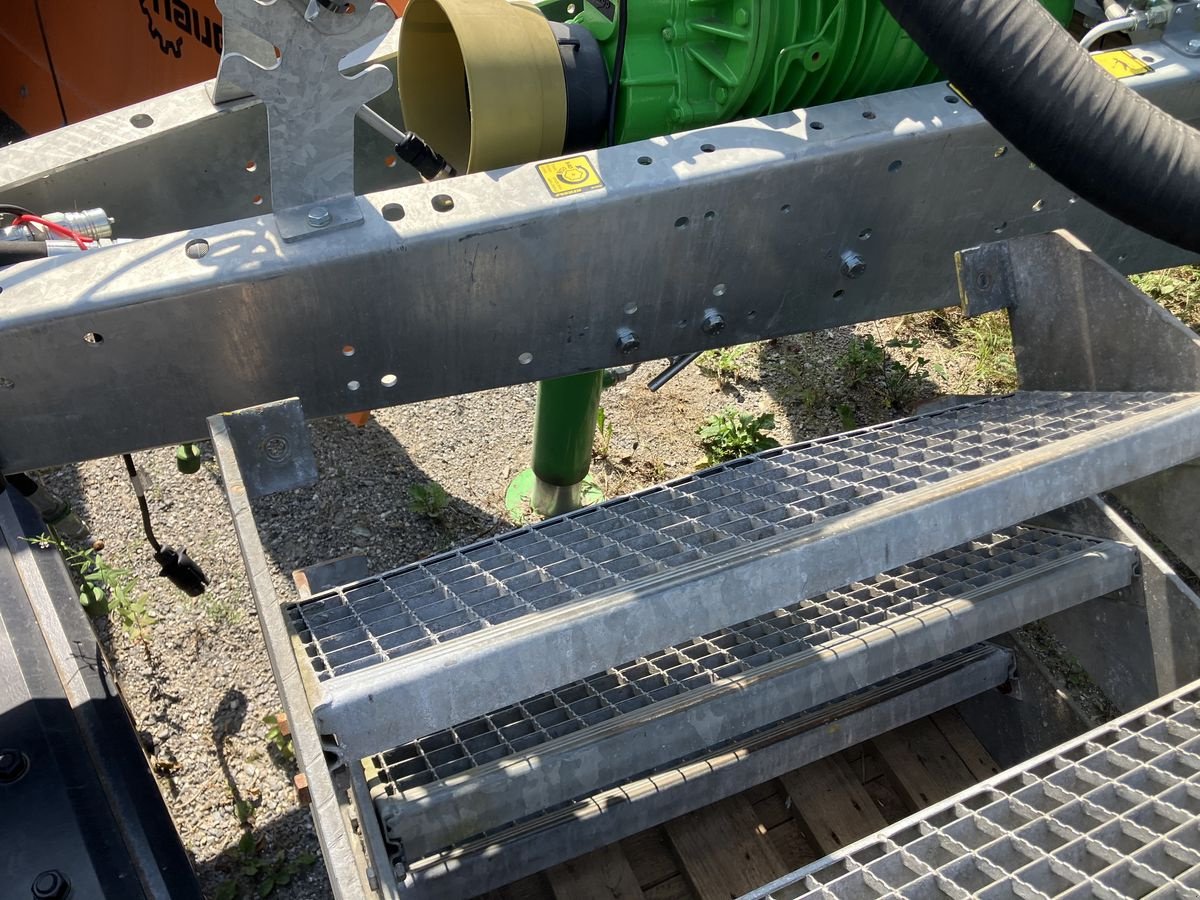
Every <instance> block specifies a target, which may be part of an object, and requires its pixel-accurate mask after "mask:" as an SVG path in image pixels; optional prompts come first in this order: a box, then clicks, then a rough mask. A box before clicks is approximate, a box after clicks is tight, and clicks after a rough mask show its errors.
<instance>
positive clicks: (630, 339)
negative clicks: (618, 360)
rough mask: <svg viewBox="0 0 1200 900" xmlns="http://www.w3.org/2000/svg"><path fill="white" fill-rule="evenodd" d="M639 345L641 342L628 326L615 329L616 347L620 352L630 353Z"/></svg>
mask: <svg viewBox="0 0 1200 900" xmlns="http://www.w3.org/2000/svg"><path fill="white" fill-rule="evenodd" d="M640 346H642V342H641V341H639V340H638V336H637V335H636V334H634V333H633V332H632V331H630V330H629V329H628V328H618V329H617V349H618V350H620V351H621V352H622V353H632V352H633V351H634V350H636V349H637V348H638V347H640Z"/></svg>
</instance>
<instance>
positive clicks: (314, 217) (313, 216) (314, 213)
mask: <svg viewBox="0 0 1200 900" xmlns="http://www.w3.org/2000/svg"><path fill="white" fill-rule="evenodd" d="M332 221H333V215H332V214H331V213H330V212H329V210H328V209H326V208H325V207H324V206H314V207H313V208H312V209H310V210H309V211H308V224H309V225H311V226H312V227H313V228H324V227H325V226H326V225H328V224H329V223H330V222H332Z"/></svg>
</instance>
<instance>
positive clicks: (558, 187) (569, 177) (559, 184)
mask: <svg viewBox="0 0 1200 900" xmlns="http://www.w3.org/2000/svg"><path fill="white" fill-rule="evenodd" d="M538 174H540V175H541V176H542V181H544V182H546V187H548V188H550V193H551V194H553V195H554V196H555V197H570V196H571V195H572V194H582V193H583V192H584V191H594V190H596V188H602V187H604V180H603V179H602V178H601V177H600V173H599V172H597V171H596V169H595V168H594V167H593V166H592V162H591V160H589V159H588V158H587V157H586V156H571V157H568V158H567V159H556V160H552V161H551V162H544V163H539V164H538Z"/></svg>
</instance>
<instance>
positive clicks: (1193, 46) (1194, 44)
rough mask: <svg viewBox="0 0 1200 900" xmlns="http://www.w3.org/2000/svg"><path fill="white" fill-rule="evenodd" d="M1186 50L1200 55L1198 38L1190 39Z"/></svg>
mask: <svg viewBox="0 0 1200 900" xmlns="http://www.w3.org/2000/svg"><path fill="white" fill-rule="evenodd" d="M1188 49H1189V50H1191V51H1192V52H1193V53H1200V38H1192V39H1191V40H1190V41H1188Z"/></svg>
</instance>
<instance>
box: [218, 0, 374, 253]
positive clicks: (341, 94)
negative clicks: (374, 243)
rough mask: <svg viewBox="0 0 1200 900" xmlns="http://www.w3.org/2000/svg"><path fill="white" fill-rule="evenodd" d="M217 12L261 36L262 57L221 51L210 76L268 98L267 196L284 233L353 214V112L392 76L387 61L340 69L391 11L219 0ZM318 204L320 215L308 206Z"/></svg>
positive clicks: (348, 220) (331, 225)
mask: <svg viewBox="0 0 1200 900" xmlns="http://www.w3.org/2000/svg"><path fill="white" fill-rule="evenodd" d="M218 7H219V8H220V10H221V14H222V16H223V17H224V19H225V21H226V22H234V23H236V25H237V26H238V27H239V28H242V29H245V30H247V31H250V32H251V33H253V34H255V35H257V36H258V37H261V38H264V39H266V40H269V41H270V42H271V43H272V44H273V45H274V46H275V48H277V50H278V51H279V59H278V61H276V62H274V64H273V65H271V66H263V65H260V64H259V63H258V62H256V61H255V60H253V59H251V58H250V57H248V56H243V55H241V54H240V53H231V52H228V51H226V52H225V53H224V55H223V56H222V57H221V72H220V76H219V79H220V80H222V81H224V80H228V81H229V82H231V83H232V84H236V85H238V86H239V87H242V88H245V89H246V90H249V91H250V92H251V93H253V94H254V95H255V96H256V97H258V98H259V99H260V100H262V101H263V103H264V105H265V106H266V108H267V134H268V138H269V141H268V143H269V147H270V154H271V155H270V160H271V201H272V205H273V208H274V210H275V224H276V227H277V228H278V229H279V234H280V236H281V237H282V238H283V239H284V240H285V241H295V240H299V239H301V238H304V237H309V236H311V235H313V234H314V233H315V229H321V230H322V231H331V230H333V229H336V228H343V227H346V226H349V225H355V224H358V223H360V222H361V221H362V212H361V210H360V209H359V206H358V203H357V202H356V201H355V199H354V121H355V115H356V113H357V111H358V109H359V107H361V106H362V105H363V104H364V103H366V102H367V101H369V100H372V99H374V98H375V97H377V96H379V95H380V94H382V93H383V92H384V91H386V90H387V89H388V88H390V87H391V86H392V73H391V72H390V71H388V69H387V67H386V66H382V65H369V66H367V67H366V68H365V69H363V70H362V71H361V72H358V73H357V74H355V75H352V76H346V75H343V74H342V73H341V71H340V65H341V61H342V60H343V59H344V58H345V57H346V56H347V55H348V54H349V53H351V52H352V51H354V50H358V49H359V48H361V47H362V46H363V45H365V44H366V43H367V42H369V41H371V40H375V39H378V38H380V37H382V36H383V35H385V34H387V33H388V31H389V30H390V28H391V26H392V24H393V23H394V22H395V15H394V14H393V13H392V11H391V9H390V8H389V7H388V6H387V4H384V3H373V2H364V3H363V4H362V8H361V9H356V8H354V7H353V6H351V8H350V11H348V12H343V13H335V12H331V11H330V10H328V9H326V8H325V7H324V6H322V5H321V4H320V3H317V2H310V3H308V5H307V6H306V7H305V8H304V9H301V6H300V4H299V3H296V2H293V0H274V2H271V3H262V2H260V0H220V2H219V3H218ZM318 209H319V210H321V213H320V215H318V214H317V213H316V210H318Z"/></svg>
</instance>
